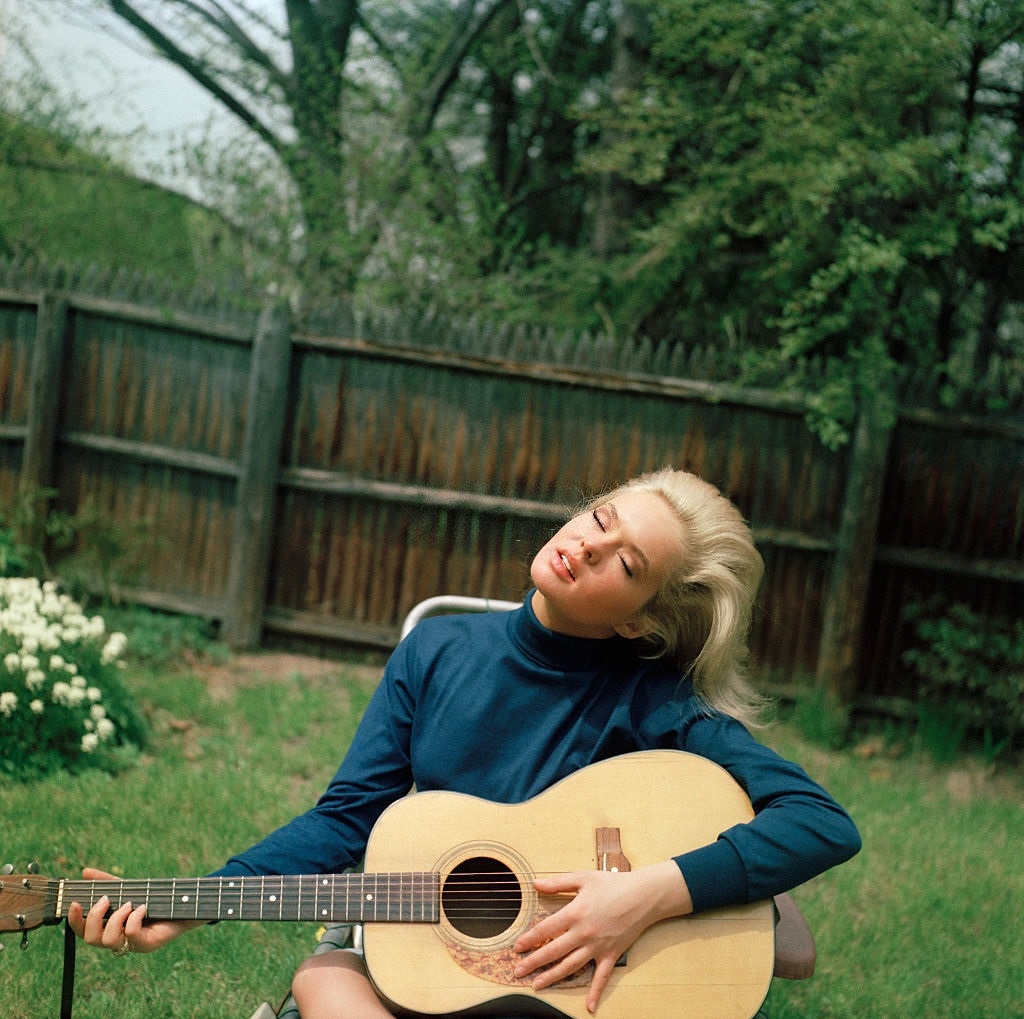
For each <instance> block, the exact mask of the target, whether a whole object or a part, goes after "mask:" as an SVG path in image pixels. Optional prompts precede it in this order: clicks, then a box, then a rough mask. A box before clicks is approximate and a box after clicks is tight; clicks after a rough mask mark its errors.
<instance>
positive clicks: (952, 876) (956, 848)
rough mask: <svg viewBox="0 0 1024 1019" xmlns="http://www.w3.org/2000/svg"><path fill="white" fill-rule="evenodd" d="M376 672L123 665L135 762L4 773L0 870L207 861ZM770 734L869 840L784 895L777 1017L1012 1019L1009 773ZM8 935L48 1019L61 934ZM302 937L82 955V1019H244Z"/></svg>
mask: <svg viewBox="0 0 1024 1019" xmlns="http://www.w3.org/2000/svg"><path fill="white" fill-rule="evenodd" d="M376 675H377V669H376V667H371V666H367V665H364V664H359V663H345V662H328V661H323V660H317V659H309V658H299V657H292V656H287V655H280V654H266V655H259V656H253V657H246V658H234V659H229V660H227V661H224V660H221V661H213V662H206V663H199V664H197V665H196V666H194V667H193V668H192V669H190V670H188V671H185V670H181V669H177V670H171V671H167V670H152V671H151V670H145V669H142V668H138V667H136V668H133V670H132V672H131V674H130V681H131V683H132V685H133V687H134V688H135V689H136V690H137V692H138V694H139V697H140V699H141V700H142V702H143V703H144V704H145V705H146V706H147V711H148V714H149V716H150V719H151V721H152V724H153V728H154V733H155V736H154V740H153V743H152V745H151V746H150V747H149V748H148V750H147V753H146V754H145V756H144V757H143V759H142V761H141V762H140V763H139V764H138V765H137V766H135V767H134V768H132V769H131V770H129V771H127V772H125V773H123V774H121V775H118V776H108V775H105V774H84V775H80V776H75V777H68V776H58V777H54V778H50V779H48V780H45V781H41V782H38V783H34V784H28V785H14V784H6V785H0V817H2V818H3V828H2V837H0V856H2V857H3V860H0V862H7V861H9V862H11V863H13V864H14V865H15V867H16V869H17V870H18V871H21V870H22V868H23V866H24V865H25V864H26V863H27V862H28V861H30V860H35V861H38V863H39V865H40V868H41V870H42V873H43V874H45V875H48V876H70V877H77V876H78V873H79V871H80V868H81V867H82V866H83V865H85V864H94V865H97V866H101V867H104V868H106V869H108V870H113V871H114V872H115V873H118V874H124V875H127V876H171V875H177V874H196V873H202V872H204V871H207V870H211V869H214V868H215V867H217V866H219V865H220V864H221V863H222V862H223V860H224V859H225V858H226V857H227V856H228V855H230V853H231V852H232V851H234V850H237V849H240V848H244V847H246V846H248V845H249V844H250V843H251V842H253V841H255V840H256V839H258V838H259V837H260V836H261V835H263V834H265V833H266V832H267V831H269V830H271V829H272V828H273V827H275V826H277V825H278V824H281V823H283V822H284V821H287V820H288V819H289V818H290V817H292V816H293V815H294V814H295V813H296V812H297V811H299V810H301V809H303V808H304V807H306V806H307V805H309V804H310V803H311V802H312V801H313V799H314V798H315V797H316V796H317V794H318V793H319V792H320V790H321V789H322V787H323V786H324V785H325V783H326V782H327V781H328V779H329V778H330V776H331V774H332V773H333V771H334V768H335V766H336V764H337V762H338V760H339V759H340V757H341V755H342V753H343V751H344V748H345V746H346V745H347V743H348V740H349V739H350V738H351V735H352V732H353V728H354V725H355V723H356V720H357V719H358V716H359V713H360V711H361V709H362V707H363V706H364V705H365V703H366V700H367V698H368V696H369V694H370V692H371V690H372V688H373V683H374V681H375V678H376ZM769 742H771V743H773V744H774V745H776V746H777V747H778V748H779V749H780V750H781V751H782V752H783V753H785V754H787V755H789V756H791V757H794V758H796V759H798V760H800V761H801V762H802V763H803V764H804V765H805V766H806V767H807V769H808V770H809V771H810V772H811V773H812V774H813V775H814V776H815V777H817V778H819V779H820V780H821V781H822V782H823V783H824V784H825V785H826V786H827V787H829V788H830V789H831V790H832V791H833V792H834V793H835V795H836V796H837V797H838V799H839V800H840V801H841V802H843V803H844V804H845V805H846V806H847V807H848V808H849V809H850V811H851V813H852V814H853V815H854V817H855V818H856V820H857V821H858V823H859V825H860V827H861V831H862V834H863V836H864V843H865V848H864V851H863V852H862V853H861V855H860V856H859V857H857V858H856V859H855V860H854V861H853V862H851V863H849V864H847V865H846V866H844V867H841V868H839V869H838V870H836V871H834V872H832V873H829V874H827V875H825V876H823V877H821V878H818V879H817V880H816V881H814V882H812V883H811V884H809V885H807V886H805V887H803V888H800V889H798V890H797V891H796V893H795V897H796V898H797V900H798V901H799V903H800V905H801V906H802V908H803V910H804V912H805V914H806V915H807V916H808V919H809V920H810V922H811V925H812V927H813V929H814V932H815V935H816V938H817V942H818V968H817V972H816V974H815V976H814V977H813V978H812V979H811V980H808V981H802V982H798V983H787V982H780V981H776V982H775V984H774V985H773V987H772V990H771V992H770V995H769V998H768V1002H767V1004H766V1006H765V1008H766V1011H767V1012H768V1014H769V1016H770V1017H771V1019H797V1017H802V1019H826V1017H836V1019H839V1017H842V1019H847V1017H850V1019H852V1017H859V1019H913V1017H922V1019H924V1017H928V1019H937V1017H941V1019H986V1017H992V1019H996V1017H999V1019H1003V1017H1008V1016H1018V1017H1024V998H1022V992H1021V988H1024V952H1022V951H1021V948H1020V939H1021V917H1022V916H1024V868H1022V866H1021V862H1020V861H1021V846H1022V845H1024V810H1022V806H1024V780H1022V778H1021V776H1020V775H1019V774H1016V773H1009V774H1007V773H996V774H992V773H991V772H990V771H988V770H986V769H984V768H983V767H982V766H981V765H980V764H978V763H976V762H974V761H972V760H970V759H965V760H961V761H958V762H956V763H955V764H954V765H952V766H947V767H941V768H940V767H938V766H936V765H935V764H933V763H932V762H931V761H930V760H929V759H927V758H924V757H921V756H918V755H915V754H914V753H910V752H908V753H904V754H903V755H902V756H899V757H890V756H889V755H888V754H887V753H886V752H885V750H884V748H879V752H877V753H875V754H873V755H871V756H866V755H865V754H864V753H857V752H856V751H855V750H844V751H839V752H832V751H826V750H823V749H821V748H820V747H818V746H816V745H812V744H809V743H807V742H805V741H804V740H802V739H801V738H800V737H799V736H798V735H797V733H796V731H795V730H794V729H793V728H791V727H788V726H786V725H782V726H780V727H779V728H778V729H777V730H773V731H772V733H771V734H770V736H769ZM3 940H5V941H6V946H7V947H6V951H4V952H3V953H2V954H0V1016H2V1017H3V1019H42V1017H46V1016H54V1017H56V1016H57V1014H58V1007H59V996H60V976H61V954H62V937H61V934H60V931H59V930H57V929H54V928H44V929H40V930H37V931H34V932H33V933H32V934H31V935H30V936H29V947H28V950H27V951H25V952H21V951H18V950H17V947H18V943H19V938H18V936H17V935H6V936H4V938H3ZM313 940H314V931H313V928H312V927H311V926H309V925H304V924H231V923H225V924H220V925H218V926H216V927H210V928H206V929H203V930H201V931H199V932H197V933H195V934H192V935H189V936H188V937H185V938H181V939H179V940H178V941H176V942H174V943H173V944H172V945H170V946H168V947H167V948H165V949H164V950H162V951H161V952H158V953H156V954H154V955H150V956H145V957H141V956H129V957H127V958H125V959H115V958H113V957H112V956H111V955H110V954H109V953H101V952H95V951H92V950H89V949H87V948H83V949H81V950H80V951H79V953H78V959H79V962H78V979H77V987H76V1001H75V1019H101V1017H102V1019H109V1017H110V1016H115V1017H116V1019H164V1017H166V1019H185V1017H194V1019H248V1017H249V1016H250V1015H251V1013H252V1012H253V1010H254V1009H255V1007H256V1006H257V1004H258V1003H259V1002H260V1001H261V1000H263V999H267V1000H271V1001H276V1000H278V999H279V998H280V997H281V995H282V994H283V993H284V991H285V990H286V988H287V985H288V981H289V978H290V976H291V973H292V971H293V969H294V967H295V965H296V963H297V962H298V961H299V960H300V959H301V958H302V957H303V956H304V955H305V954H306V953H307V952H308V951H309V949H310V947H311V945H312V944H313ZM637 1019H648V1017H644V1016H638V1017H637ZM650 1019H655V1017H650ZM659 1019H660V1017H659Z"/></svg>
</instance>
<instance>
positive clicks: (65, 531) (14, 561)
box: [0, 489, 150, 602]
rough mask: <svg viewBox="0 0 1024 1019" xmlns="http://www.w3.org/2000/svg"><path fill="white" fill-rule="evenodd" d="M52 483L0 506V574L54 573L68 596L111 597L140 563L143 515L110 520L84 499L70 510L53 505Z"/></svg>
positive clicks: (144, 525)
mask: <svg viewBox="0 0 1024 1019" xmlns="http://www.w3.org/2000/svg"><path fill="white" fill-rule="evenodd" d="M56 494H57V493H56V491H55V490H54V489H40V490H37V491H29V492H19V493H18V495H17V497H16V498H15V499H14V501H13V504H12V505H11V506H10V507H8V508H7V510H6V512H0V576H4V575H6V576H39V577H48V578H49V577H55V576H59V578H60V581H61V584H62V585H63V586H64V588H65V589H67V590H68V591H69V592H70V593H71V594H72V595H73V596H74V597H76V598H81V599H84V598H86V597H88V596H89V595H92V594H96V593H99V594H100V595H101V596H102V597H103V598H104V600H106V601H107V602H111V601H113V600H114V597H113V591H114V588H115V586H116V585H117V584H118V583H127V582H129V581H130V580H131V579H132V578H133V577H134V576H136V575H137V571H138V570H139V569H141V568H142V566H143V565H144V559H143V549H144V547H145V540H146V538H147V536H148V533H149V530H150V528H149V526H148V525H147V523H146V522H145V521H141V522H136V523H133V524H127V525H125V524H123V523H118V524H113V523H111V521H110V518H109V515H108V514H106V513H104V512H103V511H102V510H101V509H100V508H99V507H97V506H95V505H94V504H92V503H90V502H85V503H83V504H82V505H81V506H79V507H78V509H77V510H76V511H75V512H74V513H70V512H68V511H66V510H61V509H57V508H54V507H53V505H52V501H53V498H54V496H55V495H56Z"/></svg>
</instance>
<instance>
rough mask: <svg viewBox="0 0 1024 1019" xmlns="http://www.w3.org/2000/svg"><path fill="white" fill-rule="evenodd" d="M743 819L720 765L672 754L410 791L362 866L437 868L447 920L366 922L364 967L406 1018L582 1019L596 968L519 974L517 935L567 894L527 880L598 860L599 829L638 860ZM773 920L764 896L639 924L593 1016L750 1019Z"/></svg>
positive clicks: (746, 805)
mask: <svg viewBox="0 0 1024 1019" xmlns="http://www.w3.org/2000/svg"><path fill="white" fill-rule="evenodd" d="M752 817H753V811H752V810H751V807H750V802H749V800H748V799H747V797H746V795H745V794H744V793H743V791H742V790H741V789H740V787H739V786H738V785H737V784H736V782H735V781H734V780H733V779H732V777H731V776H730V775H729V774H728V773H727V772H726V771H724V770H723V769H722V768H720V767H719V766H718V765H716V764H714V763H712V762H710V761H707V760H705V759H704V758H701V757H696V756H694V755H692V754H686V753H682V752H679V751H671V750H666V751H643V752H640V753H634V754H627V755H624V756H621V757H615V758H612V759H610V760H608V761H604V762H601V763H598V764H595V765H592V766H590V767H588V768H584V769H582V770H581V771H579V772H576V773H575V774H574V775H571V776H569V777H568V778H566V779H564V780H563V781H561V782H559V783H557V784H556V785H554V786H552V787H551V788H550V789H548V790H546V791H545V792H543V793H541V794H540V795H539V796H536V797H534V798H533V799H532V800H529V801H527V802H525V803H520V804H511V805H505V804H494V803H490V802H487V801H484V800H480V799H476V798H475V797H471V796H466V795H462V794H459V793H446V792H425V793H416V794H414V795H412V796H409V797H406V798H405V799H403V800H401V801H399V802H397V803H395V804H394V805H393V806H392V807H390V808H389V809H388V810H387V811H385V813H384V814H383V815H382V817H381V818H380V820H379V821H378V823H377V825H376V826H375V827H374V830H373V832H372V834H371V837H370V842H369V844H368V846H367V851H366V864H365V870H366V872H367V873H372V872H378V871H434V872H437V873H439V874H440V878H441V921H440V923H438V924H403V923H367V924H366V925H365V928H364V947H365V951H366V963H367V967H368V969H369V971H370V976H371V978H372V979H373V981H374V983H375V985H376V987H377V988H378V990H379V992H380V993H381V995H382V996H383V997H384V998H386V999H387V1000H388V1001H389V1002H390V1003H391V1004H392V1006H394V1007H395V1008H397V1009H400V1010H403V1011H407V1012H410V1013H413V1014H417V1013H418V1014H427V1015H439V1014H446V1013H451V1012H462V1011H471V1012H477V1013H480V1014H508V1013H520V1014H539V1015H544V1014H547V1015H551V1014H562V1015H565V1016H570V1017H573V1019H586V1017H588V1016H589V1013H588V1012H587V1008H586V987H587V985H588V984H589V981H590V972H589V971H585V972H583V973H581V974H580V975H579V977H578V978H575V979H572V980H570V981H566V982H563V983H562V984H560V985H557V986H555V987H551V988H548V989H546V990H544V991H534V990H533V989H532V988H531V987H530V984H529V980H517V979H516V978H515V977H514V976H513V975H512V974H513V969H514V966H515V961H516V956H515V954H514V953H513V952H512V951H511V947H512V945H513V944H514V942H515V941H516V939H517V937H518V936H519V935H520V934H521V933H522V932H523V931H524V930H526V929H528V928H530V927H531V926H533V925H534V924H535V923H536V922H538V920H540V919H542V918H543V917H544V916H547V915H549V914H550V913H551V912H554V911H556V910H557V909H558V908H559V907H560V906H561V905H564V903H565V901H566V899H565V898H564V897H555V896H540V895H538V894H537V892H536V891H535V889H534V888H533V884H532V882H533V880H534V878H536V877H540V876H544V875H548V874H558V873H564V872H566V871H575V870H594V869H602V868H601V861H599V860H598V859H597V855H598V851H597V848H596V836H595V832H596V830H597V829H601V828H611V829H617V830H618V836H619V838H620V840H621V851H622V853H623V855H624V856H625V857H626V858H627V860H628V862H629V865H630V866H631V867H632V868H634V869H635V868H637V867H641V866H644V865H646V864H651V863H658V862H662V861H664V860H666V859H669V858H671V857H673V856H678V855H679V854H680V853H683V852H686V851H688V850H691V849H697V848H699V847H701V846H705V845H708V844H710V843H712V842H714V841H715V840H716V838H717V837H718V835H719V833H721V832H722V831H724V830H726V829H727V828H730V827H732V826H733V825H735V824H738V823H742V822H745V821H748V820H750V819H751V818H752ZM483 905H486V907H487V908H486V909H484V908H483ZM774 922H775V920H774V911H773V908H772V904H771V903H770V902H762V903H756V904H754V905H750V906H742V907H735V908H729V909H723V910H715V911H711V912H707V913H702V914H700V915H698V916H695V917H690V918H685V917H683V918H679V919H674V920H667V921H664V922H662V923H659V924H656V925H654V926H653V927H650V928H648V930H647V931H646V932H645V933H644V934H643V935H641V937H640V939H639V940H638V941H637V942H636V943H635V944H634V945H633V947H632V948H631V949H630V950H629V952H628V954H627V956H626V957H624V959H623V960H621V961H620V964H619V965H618V966H616V968H615V971H614V973H613V975H612V977H611V980H610V981H609V984H608V987H607V989H606V990H605V992H604V996H603V997H602V999H601V1006H600V1010H599V1015H600V1016H601V1019H661V1017H665V1019H677V1017H678V1019H681V1017H686V1019H749V1017H750V1016H752V1015H754V1013H755V1012H757V1010H758V1008H759V1006H760V1005H761V1003H762V1002H763V1001H764V998H765V995H766V994H767V992H768V985H769V983H770V981H771V976H772V969H773V962H774Z"/></svg>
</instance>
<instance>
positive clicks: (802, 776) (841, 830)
mask: <svg viewBox="0 0 1024 1019" xmlns="http://www.w3.org/2000/svg"><path fill="white" fill-rule="evenodd" d="M683 749H686V750H688V751H690V752H692V753H696V754H700V755H701V756H702V757H707V758H708V759H710V760H712V761H715V762H716V763H717V764H720V765H721V766H722V767H724V768H725V769H726V770H727V771H728V772H729V773H730V774H731V775H732V776H733V778H735V779H736V780H737V782H739V783H740V785H741V786H742V787H743V789H744V790H745V792H746V793H747V795H748V796H749V798H750V801H751V804H752V806H753V808H754V813H755V816H754V819H753V820H752V821H750V822H749V823H746V824H739V825H736V826H735V827H733V828H730V829H728V830H727V831H725V832H722V833H721V834H720V835H719V837H718V839H717V840H716V841H715V842H713V843H712V844H711V845H709V846H705V847H703V848H701V849H697V850H694V851H693V852H690V853H685V854H683V855H682V856H679V857H676V863H677V864H678V866H679V868H680V870H681V871H682V873H683V876H684V878H685V879H686V882H687V885H688V886H689V889H690V895H691V897H692V899H693V903H694V908H695V910H696V911H698V912H699V911H702V910H706V909H712V908H715V907H718V906H724V905H732V904H736V903H741V902H755V901H758V900H761V899H766V898H769V897H770V896H772V895H777V894H778V893H780V892H784V891H788V890H789V889H791V888H794V887H796V886H797V885H799V884H802V883H803V882H805V881H808V880H810V879H811V878H812V877H815V876H817V875H818V874H821V873H822V872H824V871H826V870H828V869H829V868H831V867H834V866H836V865H838V864H840V863H843V862H844V861H846V860H848V859H850V857H852V856H854V855H855V854H856V853H857V852H858V851H859V850H860V847H861V840H860V834H859V833H858V831H857V828H856V826H855V825H854V823H853V821H852V819H851V818H850V816H849V815H848V814H847V813H846V811H845V810H843V808H842V807H840V806H839V804H838V803H837V802H836V801H835V800H834V799H833V798H832V797H831V796H830V795H829V794H828V793H827V792H826V791H825V790H824V789H823V788H822V787H821V786H820V785H818V784H817V783H816V782H814V781H813V780H812V779H811V778H810V777H809V776H808V775H807V773H806V772H805V771H804V770H803V769H802V768H801V767H800V766H799V765H796V764H794V763H792V762H791V761H787V760H785V759H784V758H782V757H780V756H779V755H778V754H776V753H775V752H774V751H773V750H771V749H769V748H768V747H765V746H763V745H762V744H760V743H758V742H757V741H756V740H755V739H754V738H753V737H752V736H750V734H749V733H748V732H747V731H746V730H745V729H744V728H743V727H742V726H741V725H739V723H737V722H734V721H733V720H731V719H727V718H706V719H702V720H701V721H698V722H695V723H694V725H693V726H692V727H691V728H690V729H689V731H688V733H687V738H686V741H685V745H684V747H683Z"/></svg>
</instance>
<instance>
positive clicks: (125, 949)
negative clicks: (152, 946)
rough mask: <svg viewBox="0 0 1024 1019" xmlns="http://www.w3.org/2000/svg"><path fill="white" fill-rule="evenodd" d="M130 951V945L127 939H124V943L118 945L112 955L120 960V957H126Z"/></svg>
mask: <svg viewBox="0 0 1024 1019" xmlns="http://www.w3.org/2000/svg"><path fill="white" fill-rule="evenodd" d="M131 950H132V946H131V943H130V942H129V941H128V939H127V938H125V939H124V942H123V943H122V944H121V945H120V947H118V948H115V949H114V955H116V956H117V957H118V958H120V957H121V956H122V955H127V954H128V953H129V952H130V951H131Z"/></svg>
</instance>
